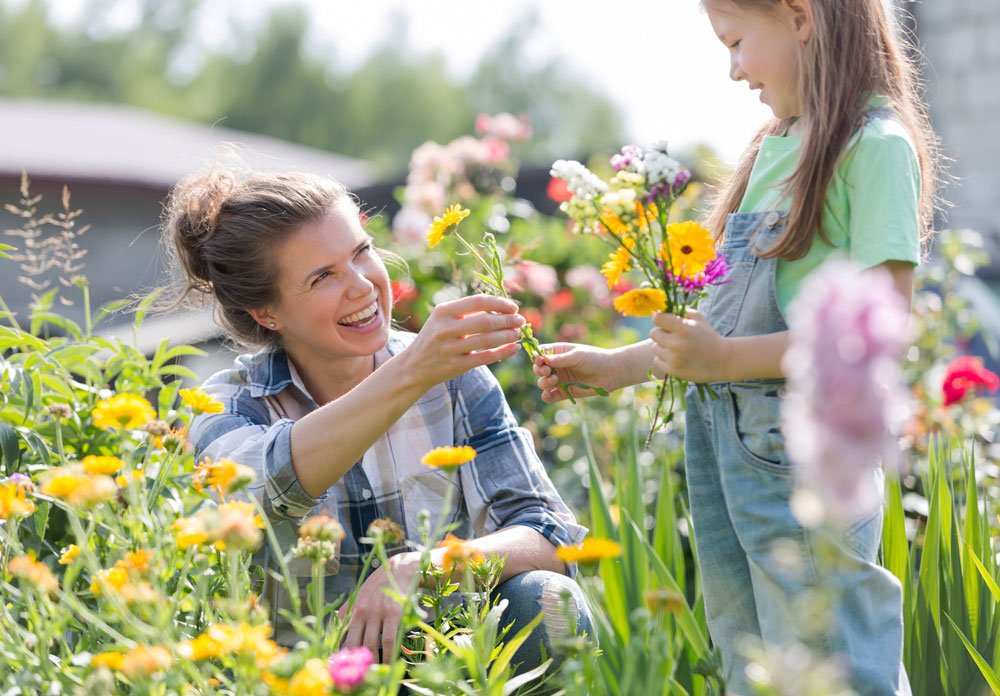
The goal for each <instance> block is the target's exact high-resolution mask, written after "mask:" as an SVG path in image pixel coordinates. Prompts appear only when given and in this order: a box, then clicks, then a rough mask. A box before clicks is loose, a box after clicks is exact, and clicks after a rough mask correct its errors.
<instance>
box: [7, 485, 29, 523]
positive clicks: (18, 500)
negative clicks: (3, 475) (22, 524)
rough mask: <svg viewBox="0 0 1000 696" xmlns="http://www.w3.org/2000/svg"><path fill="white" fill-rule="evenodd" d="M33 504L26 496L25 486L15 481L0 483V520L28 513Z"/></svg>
mask: <svg viewBox="0 0 1000 696" xmlns="http://www.w3.org/2000/svg"><path fill="white" fill-rule="evenodd" d="M34 511H35V504H34V503H33V502H32V501H30V500H28V498H27V497H26V488H25V486H23V485H20V484H19V483H17V482H16V481H6V482H4V483H0V520H9V519H10V518H11V517H21V516H23V515H30V514H31V513H33V512H34Z"/></svg>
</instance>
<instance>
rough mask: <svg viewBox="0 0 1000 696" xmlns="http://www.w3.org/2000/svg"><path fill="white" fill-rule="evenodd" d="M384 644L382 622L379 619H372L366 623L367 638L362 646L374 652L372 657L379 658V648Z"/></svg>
mask: <svg viewBox="0 0 1000 696" xmlns="http://www.w3.org/2000/svg"><path fill="white" fill-rule="evenodd" d="M381 642H382V621H381V619H380V618H378V617H372V619H370V620H369V621H367V622H365V637H364V640H363V641H362V643H361V644H362V645H364V646H365V647H366V648H368V649H369V650H371V651H372V655H375V656H376V658H377V657H378V646H379V643H381Z"/></svg>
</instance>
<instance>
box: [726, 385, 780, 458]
mask: <svg viewBox="0 0 1000 696" xmlns="http://www.w3.org/2000/svg"><path fill="white" fill-rule="evenodd" d="M781 386H782V383H781V382H767V383H747V384H741V383H733V384H730V385H729V389H728V390H727V391H728V396H729V399H730V405H731V407H732V418H731V419H730V423H731V424H732V427H733V438H734V440H735V443H736V446H737V447H738V448H739V450H740V452H741V453H742V454H743V457H744V459H746V461H747V463H749V464H750V465H751V466H755V467H757V468H759V469H763V470H765V471H767V472H769V473H774V474H779V475H781V476H791V474H792V469H791V466H790V465H789V462H788V456H787V454H786V453H785V436H784V434H783V433H782V432H781V397H780V396H779V393H778V392H779V389H780V388H781Z"/></svg>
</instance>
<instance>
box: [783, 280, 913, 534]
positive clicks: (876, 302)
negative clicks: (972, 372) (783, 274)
mask: <svg viewBox="0 0 1000 696" xmlns="http://www.w3.org/2000/svg"><path fill="white" fill-rule="evenodd" d="M789 313H790V322H789V324H790V326H791V343H790V345H789V348H788V350H787V351H786V353H785V357H784V359H783V361H782V368H783V371H784V373H785V375H786V377H787V380H788V381H787V389H788V395H787V397H786V398H785V400H784V402H783V404H782V420H783V425H784V427H783V431H784V433H785V438H786V445H787V448H788V455H789V457H790V459H791V461H792V464H793V465H794V466H795V473H796V477H797V479H798V481H799V483H800V484H802V485H803V486H804V487H806V488H808V489H811V490H812V491H813V492H814V493H815V494H817V495H818V496H819V498H820V499H821V500H822V501H823V502H824V503H825V507H826V510H825V513H826V514H827V515H828V516H830V517H832V518H834V519H835V520H836V521H839V522H846V521H848V520H850V519H851V518H852V517H856V516H857V515H859V514H862V513H864V512H866V511H870V510H872V509H873V508H874V506H875V505H877V504H878V501H879V499H880V495H881V492H880V490H879V487H878V484H877V476H876V470H877V469H878V468H879V466H880V465H882V466H885V467H887V468H888V467H894V466H895V463H896V462H895V449H894V437H893V430H894V429H895V428H897V427H898V426H899V425H900V424H901V423H902V421H903V419H904V418H905V415H906V411H907V397H906V390H905V389H904V388H903V384H902V380H901V377H900V369H899V360H900V357H901V355H902V352H903V348H904V346H905V342H906V335H907V321H908V317H907V309H906V303H905V302H904V300H903V298H902V297H901V296H900V295H899V293H897V292H896V290H895V289H894V287H893V284H892V277H891V276H890V274H889V273H888V272H886V271H884V270H881V269H877V270H872V271H866V272H864V273H861V272H860V270H859V268H858V267H857V266H856V265H854V264H852V263H850V262H847V261H831V262H829V263H827V264H825V265H824V266H822V267H821V268H820V269H819V270H818V271H816V273H814V274H813V275H812V276H811V277H810V278H809V279H808V280H806V282H805V283H803V285H802V288H801V289H800V291H799V296H798V297H797V298H796V299H795V301H794V302H793V303H792V306H791V308H790V312H789Z"/></svg>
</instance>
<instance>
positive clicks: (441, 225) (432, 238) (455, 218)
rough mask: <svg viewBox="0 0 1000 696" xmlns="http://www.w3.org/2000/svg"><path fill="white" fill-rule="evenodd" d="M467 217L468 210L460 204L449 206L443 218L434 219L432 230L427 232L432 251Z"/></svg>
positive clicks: (428, 244)
mask: <svg viewBox="0 0 1000 696" xmlns="http://www.w3.org/2000/svg"><path fill="white" fill-rule="evenodd" d="M467 217H469V210H468V208H463V207H461V206H460V205H458V204H455V205H452V206H448V209H447V210H445V211H444V214H443V215H442V216H441V217H436V218H434V222H432V223H431V227H430V229H429V230H427V246H428V247H430V248H431V249H433V248H434V247H436V246H437V245H438V244H440V243H441V240H442V239H444V238H445V235H447V234H448V232H449V230H451V228H452V227H455V226H457V225H458V223H460V222H462V220H464V219H465V218H467Z"/></svg>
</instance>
